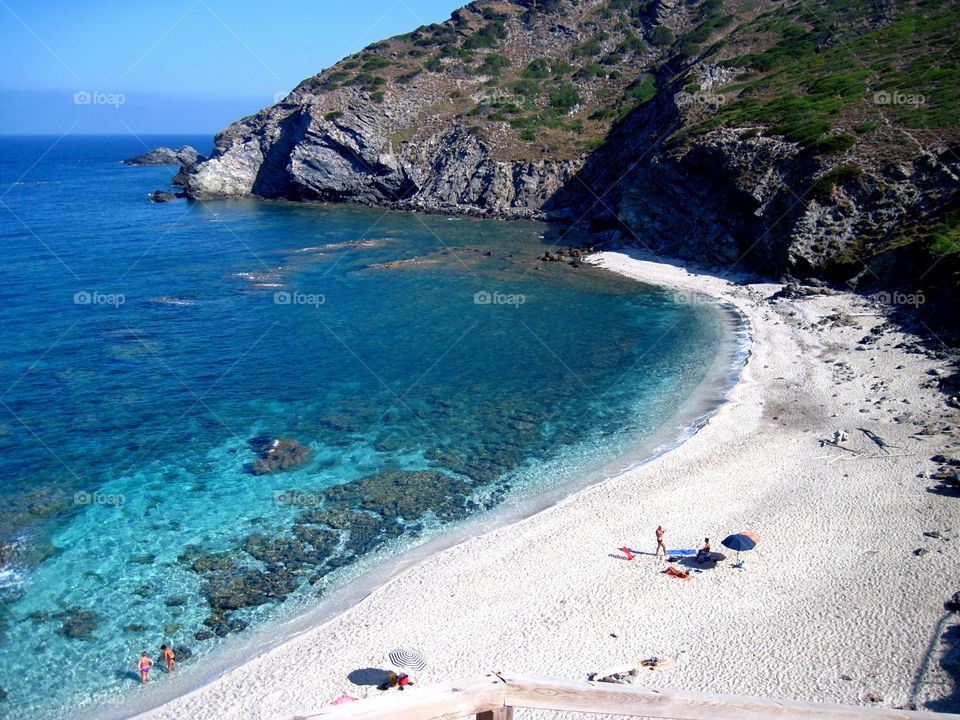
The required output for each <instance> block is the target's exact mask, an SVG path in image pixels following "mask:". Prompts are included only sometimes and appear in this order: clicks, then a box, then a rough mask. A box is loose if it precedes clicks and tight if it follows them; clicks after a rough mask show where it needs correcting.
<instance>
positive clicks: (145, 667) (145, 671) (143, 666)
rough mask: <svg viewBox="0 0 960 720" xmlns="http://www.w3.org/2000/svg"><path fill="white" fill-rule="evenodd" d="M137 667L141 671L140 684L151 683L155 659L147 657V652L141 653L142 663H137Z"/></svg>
mask: <svg viewBox="0 0 960 720" xmlns="http://www.w3.org/2000/svg"><path fill="white" fill-rule="evenodd" d="M137 667H138V668H139V669H140V682H141V683H146V682H150V670H151V669H152V668H153V658H151V657H150V656H149V655H147V651H146V650H144V651H143V652H142V653H140V661H139V662H138V663H137Z"/></svg>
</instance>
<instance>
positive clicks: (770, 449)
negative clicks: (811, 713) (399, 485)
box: [146, 253, 960, 720]
mask: <svg viewBox="0 0 960 720" xmlns="http://www.w3.org/2000/svg"><path fill="white" fill-rule="evenodd" d="M593 261H594V262H598V263H600V264H602V265H604V266H606V267H609V268H611V269H612V270H615V271H617V272H621V273H624V274H626V275H629V276H631V277H635V278H637V279H638V280H643V281H646V282H650V283H654V284H661V285H667V286H673V287H676V288H678V289H679V290H683V291H697V292H701V293H705V294H707V295H711V296H714V297H717V298H722V299H723V300H725V301H727V302H729V303H731V304H733V305H735V306H736V307H737V308H738V309H739V310H740V311H741V312H742V313H743V314H744V315H745V316H746V317H747V318H748V320H749V322H750V325H751V328H752V333H753V346H752V355H751V357H750V360H749V362H748V364H747V366H746V368H745V370H744V373H743V376H742V379H741V382H740V383H739V385H737V387H736V388H735V389H734V390H733V391H732V392H731V394H730V398H729V401H728V402H727V403H726V404H725V405H724V406H723V407H722V408H721V409H720V410H719V411H718V412H717V413H716V414H715V415H714V416H713V418H712V419H711V421H710V422H709V424H707V425H706V426H705V427H704V428H703V429H702V430H701V431H700V432H698V433H697V434H696V435H695V436H694V437H693V438H691V439H690V440H688V441H687V442H686V443H684V444H683V445H681V446H680V447H678V448H677V449H674V450H672V451H671V452H668V453H666V454H664V455H662V456H660V457H658V458H656V459H655V460H653V461H651V462H650V463H648V464H646V465H644V466H642V467H640V468H638V469H636V470H632V471H630V472H627V473H625V474H623V475H621V476H619V477H617V478H615V479H612V480H610V481H607V482H605V483H603V484H602V485H599V486H596V487H593V488H590V489H588V490H586V491H583V492H581V493H578V494H577V495H575V496H573V497H571V498H569V499H568V500H566V501H564V502H562V503H561V504H559V505H557V506H555V507H552V508H550V509H548V510H546V511H544V512H541V513H539V514H537V515H535V516H533V517H530V518H528V519H526V520H523V521H521V522H518V523H515V524H513V525H510V526H508V527H504V528H501V529H498V530H495V531H493V532H490V533H488V534H486V535H483V536H481V537H475V538H472V539H470V540H467V541H465V542H463V543H461V544H459V545H457V546H456V547H453V548H450V549H448V550H445V551H443V552H440V553H438V554H436V555H434V556H432V557H429V558H428V559H427V560H425V561H424V562H422V563H420V564H419V565H416V566H415V567H413V568H411V569H409V570H407V571H406V572H405V573H403V574H401V575H400V576H398V577H396V578H395V579H393V580H391V581H390V582H389V583H387V584H386V585H385V586H384V587H382V588H380V589H379V590H377V591H376V592H374V593H373V594H371V595H370V596H369V597H367V598H366V599H364V600H363V601H362V602H360V603H359V604H357V605H355V606H354V607H352V608H350V609H349V610H347V611H346V612H344V613H342V614H341V615H339V616H337V617H336V618H334V619H333V620H331V621H329V622H327V623H326V624H324V625H322V626H320V627H316V628H314V629H312V630H310V631H308V632H306V633H304V634H302V635H301V636H299V637H297V638H295V639H293V640H291V641H289V642H287V643H285V644H283V645H281V646H279V647H276V648H274V649H272V650H269V651H266V652H264V653H263V654H261V655H259V656H256V657H253V658H251V660H250V661H249V662H248V663H246V664H245V665H243V666H241V667H239V668H237V669H235V670H232V671H230V672H228V673H226V674H225V675H223V676H222V677H220V678H218V679H217V680H216V681H214V682H212V683H211V684H209V685H206V686H204V687H202V688H201V689H199V690H197V691H195V692H193V693H191V694H189V695H185V696H183V697H180V698H178V699H176V700H174V701H172V702H169V703H167V704H166V705H163V706H161V707H159V708H157V709H155V710H153V711H151V712H150V713H148V714H147V715H146V717H151V718H171V719H174V718H176V719H180V718H198V719H206V718H210V719H214V718H216V719H218V720H219V719H224V718H245V719H249V718H283V717H287V718H290V717H293V716H294V715H302V714H307V713H309V712H310V711H311V710H317V709H319V708H321V707H323V706H325V705H327V704H329V702H330V701H331V700H332V699H333V698H335V697H337V696H338V695H339V694H340V693H342V692H348V693H350V694H352V695H355V696H360V697H362V696H365V695H371V694H372V695H378V694H379V692H378V691H377V690H376V689H374V688H370V687H358V686H355V685H352V684H351V683H350V682H349V681H348V679H347V675H348V674H349V673H350V672H351V671H352V670H355V669H358V668H367V667H374V668H377V667H387V660H386V652H387V651H388V650H390V649H392V648H393V647H396V646H401V645H408V646H413V647H416V648H419V649H420V650H422V651H423V652H424V653H425V654H426V655H427V657H428V658H429V661H430V664H429V666H428V667H427V669H426V670H425V671H423V672H421V673H418V674H416V677H415V679H416V681H417V682H418V683H419V684H423V685H427V684H431V683H440V682H446V681H449V680H453V679H457V678H463V677H469V676H472V675H476V674H479V673H482V672H485V671H488V670H498V671H504V672H512V673H527V674H534V675H545V676H556V677H566V678H577V679H583V678H585V677H586V675H587V673H589V672H592V671H597V670H600V669H603V668H609V667H611V666H617V665H620V664H624V663H628V662H631V661H635V660H638V659H640V658H646V657H650V656H654V655H655V656H658V657H668V658H671V659H673V660H674V661H675V664H674V666H673V667H672V668H671V669H667V670H663V671H658V672H645V673H644V674H643V675H642V676H641V678H640V682H641V683H643V684H646V685H650V686H658V687H670V688H676V689H684V690H697V691H708V692H717V693H737V694H747V695H759V696H767V697H777V698H786V699H796V700H816V701H827V702H842V703H852V704H871V703H873V704H878V705H881V706H887V707H894V706H905V705H908V704H910V703H917V704H919V705H922V704H923V703H924V702H925V701H928V700H931V699H936V698H943V697H947V696H950V695H951V694H952V692H953V684H952V682H951V680H950V675H949V674H948V673H947V672H946V671H945V670H944V668H943V667H942V665H941V655H942V653H943V651H944V650H945V649H947V648H945V646H944V644H943V643H942V641H941V637H942V634H943V632H944V631H945V630H946V629H947V627H948V626H950V625H952V624H955V623H956V622H957V621H956V616H949V617H948V613H947V612H946V611H945V610H944V605H943V603H944V601H945V600H947V599H949V598H950V596H951V595H952V594H953V593H954V592H955V591H957V590H960V572H958V570H957V565H958V563H957V555H958V552H960V549H958V546H960V535H958V536H955V535H954V533H955V528H957V529H960V524H958V521H957V520H956V518H957V512H958V510H960V498H954V497H945V496H943V495H938V494H933V493H930V492H928V491H927V488H928V487H929V486H931V485H933V484H934V483H933V481H931V480H929V479H926V478H924V477H918V474H923V473H927V472H931V471H932V470H933V469H934V467H935V466H934V464H933V463H931V462H930V457H931V456H932V455H934V454H937V453H940V452H944V453H946V454H948V455H950V454H951V453H952V454H954V455H956V454H957V445H958V441H957V436H956V434H955V428H956V425H957V415H958V411H956V410H953V409H951V408H949V407H948V406H947V405H946V403H945V398H944V396H943V395H942V394H941V393H940V392H939V391H938V390H937V389H936V387H935V386H936V377H935V376H934V375H932V374H930V373H931V371H933V370H935V369H936V368H945V367H946V365H945V361H943V360H937V359H935V358H932V357H930V356H929V355H928V354H925V353H924V354H921V353H916V352H908V350H906V349H901V348H898V347H896V346H897V345H898V344H900V343H902V342H903V341H905V340H909V339H910V338H909V336H906V335H903V334H902V333H900V332H898V331H896V330H895V329H891V328H889V327H887V328H885V329H884V331H883V333H882V334H879V335H877V336H875V337H877V340H876V342H875V343H868V344H861V343H860V341H861V339H863V338H864V337H865V336H867V335H869V331H870V330H871V329H872V328H873V327H874V326H876V325H879V324H881V323H883V322H884V320H883V318H882V316H881V315H880V314H879V313H880V308H879V307H878V306H876V305H875V304H871V303H869V302H867V301H866V300H864V299H862V298H858V297H856V296H853V295H847V294H829V295H817V296H812V297H805V298H799V299H792V300H780V301H775V302H771V301H769V297H770V296H771V295H772V294H773V293H774V292H776V291H777V290H778V289H780V286H779V285H775V284H733V283H731V282H728V281H727V280H723V279H720V278H717V277H713V276H708V275H695V274H690V273H688V272H687V271H685V270H683V269H681V268H679V267H674V266H671V265H664V264H657V263H653V262H648V261H642V260H637V259H633V258H631V257H628V256H627V255H624V254H620V253H602V254H601V255H599V256H596V257H595V258H594V259H593ZM838 311H844V312H846V313H848V314H849V315H852V316H855V317H854V318H853V320H854V322H853V324H852V325H836V324H833V323H827V324H821V322H820V321H821V320H823V319H824V318H827V317H828V316H831V315H834V314H835V313H837V312H838ZM924 426H927V427H928V430H932V431H934V432H933V433H932V434H926V435H915V433H917V432H918V431H920V430H921V429H923V427H924ZM860 427H863V428H867V429H869V430H872V431H873V432H875V433H876V434H877V435H879V436H881V437H882V438H884V439H885V440H886V441H888V442H889V443H890V444H891V445H894V446H898V448H896V449H891V450H890V453H891V455H890V456H889V457H887V456H883V455H882V454H881V453H880V451H879V448H878V447H877V446H876V445H874V444H873V443H872V442H871V441H870V440H868V439H867V438H866V437H865V436H864V435H863V434H862V433H860V432H859V431H858V428H860ZM841 428H842V429H845V430H846V431H847V433H848V434H849V440H848V442H847V447H849V448H850V449H853V450H856V451H860V452H862V454H861V455H859V456H857V455H855V454H853V453H850V452H845V451H843V450H840V449H836V448H832V447H830V446H826V447H821V446H820V443H819V442H818V441H819V439H821V438H829V437H831V436H832V435H833V433H834V431H836V430H838V429H841ZM944 429H946V430H948V432H941V431H942V430H944ZM658 523H660V524H662V525H663V526H664V527H665V528H666V531H667V534H666V540H667V545H668V547H671V548H691V547H696V546H697V545H698V544H699V543H700V542H701V541H702V540H703V538H704V537H705V536H709V537H710V538H711V540H713V543H714V549H715V550H723V548H721V547H719V541H720V539H722V538H723V537H725V536H726V535H728V534H730V533H733V532H736V531H740V530H751V531H753V532H756V533H758V534H759V535H760V537H761V543H760V545H759V547H758V549H757V550H756V551H754V552H751V553H745V554H744V559H745V561H746V567H745V569H743V570H739V569H735V568H733V567H732V557H731V559H729V560H727V561H725V562H723V563H721V564H720V565H719V566H718V567H717V568H715V569H711V570H705V571H703V572H701V573H695V575H694V579H693V580H692V581H690V582H683V581H680V580H676V579H672V578H669V577H667V576H665V575H663V574H661V573H660V572H659V571H660V570H662V569H663V568H664V567H665V563H664V561H663V560H662V559H658V558H654V557H653V556H652V555H649V554H645V555H640V556H638V557H637V558H636V559H635V560H633V561H629V562H628V561H626V560H623V559H619V558H617V557H616V555H618V551H617V548H618V547H619V546H622V545H623V544H625V543H626V544H628V545H629V546H630V547H631V548H633V549H635V550H640V551H644V552H645V553H652V551H653V549H654V545H655V541H654V528H655V527H656V526H657V524H658ZM924 532H934V533H939V535H940V537H928V536H925V535H924ZM918 548H924V549H926V552H925V553H924V554H922V555H915V554H914V550H916V549H918ZM730 555H731V556H732V554H730ZM945 618H946V621H945V622H944V619H945ZM954 672H960V670H955V671H954ZM940 709H946V708H945V707H942V708H940ZM954 710H956V708H954ZM531 715H532V714H531ZM531 715H522V716H523V717H528V716H531ZM550 717H558V715H551V716H550Z"/></svg>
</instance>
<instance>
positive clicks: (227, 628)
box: [201, 612, 249, 637]
mask: <svg viewBox="0 0 960 720" xmlns="http://www.w3.org/2000/svg"><path fill="white" fill-rule="evenodd" d="M203 624H204V625H206V626H207V627H208V628H210V632H212V633H213V634H214V635H215V636H217V637H226V636H227V635H229V634H230V633H232V632H233V633H238V632H242V631H244V630H246V629H247V627H248V626H249V623H248V622H247V621H246V620H241V619H240V618H235V617H230V616H229V615H227V614H226V613H222V612H215V613H213V615H210V616H209V617H208V618H206V619H205V620H204V621H203ZM201 632H202V631H201Z"/></svg>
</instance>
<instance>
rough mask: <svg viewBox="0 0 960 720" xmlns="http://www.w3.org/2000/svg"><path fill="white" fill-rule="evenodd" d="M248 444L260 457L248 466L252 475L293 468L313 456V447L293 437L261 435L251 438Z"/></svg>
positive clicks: (308, 460) (304, 463)
mask: <svg viewBox="0 0 960 720" xmlns="http://www.w3.org/2000/svg"><path fill="white" fill-rule="evenodd" d="M249 444H250V448H251V449H252V450H253V451H254V452H255V453H257V454H258V455H259V456H260V459H259V460H257V461H256V462H255V463H253V464H252V465H251V466H250V472H251V473H253V474H254V475H267V474H270V473H275V472H283V471H286V470H295V469H296V468H299V467H302V466H304V465H306V464H307V463H308V462H310V458H312V457H313V448H312V447H310V446H309V445H304V444H303V443H301V442H300V441H299V440H296V439H294V438H271V437H268V436H266V435H261V436H258V437H255V438H253V439H251V440H250V441H249Z"/></svg>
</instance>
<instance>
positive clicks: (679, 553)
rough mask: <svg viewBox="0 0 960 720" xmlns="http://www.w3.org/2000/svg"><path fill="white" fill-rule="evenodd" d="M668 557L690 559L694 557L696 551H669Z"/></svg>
mask: <svg viewBox="0 0 960 720" xmlns="http://www.w3.org/2000/svg"><path fill="white" fill-rule="evenodd" d="M667 554H668V555H676V556H678V557H690V556H691V555H696V554H697V551H696V550H671V551H670V552H669V553H667Z"/></svg>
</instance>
